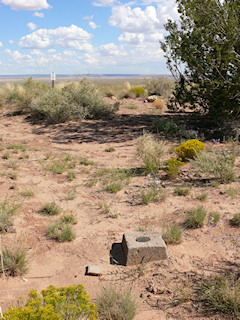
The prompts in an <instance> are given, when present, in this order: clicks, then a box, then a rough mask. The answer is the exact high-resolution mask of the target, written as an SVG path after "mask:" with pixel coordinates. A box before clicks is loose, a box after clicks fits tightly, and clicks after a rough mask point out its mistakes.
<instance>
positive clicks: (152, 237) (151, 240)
mask: <svg viewBox="0 0 240 320" xmlns="http://www.w3.org/2000/svg"><path fill="white" fill-rule="evenodd" d="M122 248H123V253H124V258H125V265H126V266H130V265H135V264H139V263H146V262H149V261H156V260H164V259H167V250H166V244H165V242H164V241H163V239H162V237H161V235H160V233H159V232H156V231H145V232H141V231H138V232H127V233H124V235H123V239H122Z"/></svg>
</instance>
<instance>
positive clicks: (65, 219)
mask: <svg viewBox="0 0 240 320" xmlns="http://www.w3.org/2000/svg"><path fill="white" fill-rule="evenodd" d="M60 221H61V222H62V223H67V224H77V223H78V220H77V217H76V215H75V214H74V213H72V212H65V213H64V214H63V215H62V216H61V220H60Z"/></svg>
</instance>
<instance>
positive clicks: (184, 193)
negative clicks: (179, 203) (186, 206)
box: [174, 187, 190, 196]
mask: <svg viewBox="0 0 240 320" xmlns="http://www.w3.org/2000/svg"><path fill="white" fill-rule="evenodd" d="M189 193H190V189H189V188H182V187H176V188H175V189H174V194H175V195H176V196H187V195H188V194H189Z"/></svg>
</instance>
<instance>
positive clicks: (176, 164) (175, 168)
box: [165, 158, 184, 179]
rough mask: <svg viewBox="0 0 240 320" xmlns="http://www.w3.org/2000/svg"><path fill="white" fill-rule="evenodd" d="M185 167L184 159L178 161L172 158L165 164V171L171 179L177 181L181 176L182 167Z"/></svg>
mask: <svg viewBox="0 0 240 320" xmlns="http://www.w3.org/2000/svg"><path fill="white" fill-rule="evenodd" d="M183 165H184V162H182V159H181V158H179V159H176V158H172V159H169V160H167V161H166V162H165V166H166V167H165V171H166V172H167V175H168V177H169V178H170V179H176V178H177V177H178V174H179V169H180V167H181V166H183Z"/></svg>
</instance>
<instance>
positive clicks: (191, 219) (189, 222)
mask: <svg viewBox="0 0 240 320" xmlns="http://www.w3.org/2000/svg"><path fill="white" fill-rule="evenodd" d="M206 214H207V213H206V210H205V209H204V208H202V207H198V208H196V209H191V210H189V211H188V212H187V217H186V220H185V222H184V224H185V226H186V227H187V228H201V227H202V226H203V223H204V219H205V217H206Z"/></svg>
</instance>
